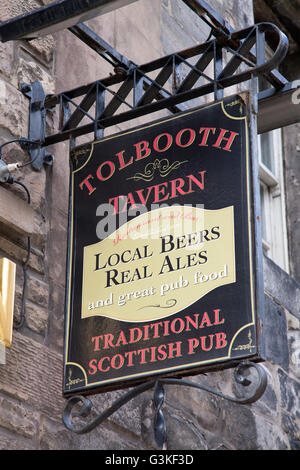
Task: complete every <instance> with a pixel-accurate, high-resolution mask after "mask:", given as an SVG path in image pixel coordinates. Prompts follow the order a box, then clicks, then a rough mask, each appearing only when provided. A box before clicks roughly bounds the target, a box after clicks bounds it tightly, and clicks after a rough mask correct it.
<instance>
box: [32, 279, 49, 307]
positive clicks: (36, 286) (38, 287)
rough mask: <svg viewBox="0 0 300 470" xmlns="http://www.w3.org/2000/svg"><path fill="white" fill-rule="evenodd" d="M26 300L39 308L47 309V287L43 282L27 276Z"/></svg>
mask: <svg viewBox="0 0 300 470" xmlns="http://www.w3.org/2000/svg"><path fill="white" fill-rule="evenodd" d="M27 298H28V299H29V300H31V301H32V302H33V303H35V304H37V305H40V306H41V307H47V306H48V302H49V286H48V284H46V283H45V282H44V281H41V280H40V279H37V278H36V277H33V276H28V281H27Z"/></svg>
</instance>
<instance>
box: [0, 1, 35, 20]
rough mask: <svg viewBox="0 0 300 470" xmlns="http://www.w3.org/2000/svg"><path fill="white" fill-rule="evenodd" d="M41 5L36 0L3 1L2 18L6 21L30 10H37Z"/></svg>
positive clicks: (0, 15)
mask: <svg viewBox="0 0 300 470" xmlns="http://www.w3.org/2000/svg"><path fill="white" fill-rule="evenodd" d="M40 6H41V5H40V4H39V2H38V1H36V0H18V1H17V2H10V1H3V2H1V5H0V20H1V21H6V20H9V19H11V18H14V17H15V16H19V15H22V14H23V13H26V12H28V11H32V10H35V9H36V8H39V7H40Z"/></svg>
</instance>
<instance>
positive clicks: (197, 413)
mask: <svg viewBox="0 0 300 470" xmlns="http://www.w3.org/2000/svg"><path fill="white" fill-rule="evenodd" d="M46 3H49V2H48V1H46V0H43V2H42V1H41V2H38V1H35V0H31V1H30V2H28V1H24V0H14V1H12V0H4V1H2V3H1V5H0V20H1V21H3V20H6V19H8V18H11V17H12V16H16V15H18V14H20V13H23V12H24V11H26V10H30V9H33V8H35V7H38V6H39V5H41V4H46ZM210 3H211V5H212V6H213V8H215V9H216V10H217V11H218V12H219V13H220V14H221V15H223V16H225V18H226V19H227V20H228V21H230V22H231V23H232V25H233V26H234V27H236V28H239V29H241V28H242V27H244V26H247V25H249V24H251V23H252V22H253V17H252V4H251V2H250V0H249V1H248V0H247V2H245V1H242V0H230V1H226V2H225V1H224V2H222V0H218V1H217V2H213V1H211V2H210ZM149 18H151V21H149ZM89 25H90V26H91V28H92V29H94V30H95V31H96V32H97V33H98V34H99V35H100V36H102V37H103V38H104V39H105V40H106V41H107V42H108V43H110V44H111V45H112V46H113V47H115V48H116V49H117V50H118V51H119V52H121V53H122V54H124V55H125V56H126V57H127V58H129V59H131V60H133V61H134V62H136V63H138V64H141V63H146V62H148V61H150V60H152V59H154V58H156V57H159V56H161V55H165V54H167V53H170V52H174V51H176V50H181V49H184V48H186V47H190V46H193V45H194V44H196V43H197V42H203V41H204V40H205V39H206V38H207V36H208V33H209V30H208V28H207V26H206V25H205V24H204V23H203V22H202V21H200V19H199V18H197V17H196V16H195V15H194V14H193V13H192V12H191V11H190V10H189V9H188V8H187V7H186V5H185V4H183V3H182V2H181V0H151V1H150V0H139V2H137V3H136V4H133V5H131V6H128V7H125V8H123V9H120V10H117V11H114V12H112V13H109V14H108V15H106V16H105V17H102V18H101V17H100V18H98V19H94V20H92V21H90V22H89ZM0 61H1V69H0V87H1V88H0V100H1V103H0V104H1V113H0V144H1V143H4V142H6V141H7V140H11V139H14V138H18V137H21V136H23V137H26V136H27V132H28V100H27V98H25V97H24V96H23V95H22V93H21V92H20V91H19V85H20V83H22V82H26V83H31V82H33V81H34V80H39V81H41V82H42V84H43V87H44V90H45V92H46V93H53V92H61V91H63V90H67V89H70V88H73V87H75V86H78V85H80V84H85V83H89V82H90V81H93V80H95V79H96V78H98V77H99V78H102V77H104V76H107V75H108V74H109V73H110V72H111V71H112V70H111V68H110V67H109V65H108V64H106V63H105V62H104V61H103V60H102V59H100V58H99V57H98V56H97V54H96V53H94V52H93V51H91V50H89V49H88V48H87V47H86V46H85V45H84V44H82V43H81V42H80V41H79V40H78V39H77V38H75V36H73V35H72V34H71V33H70V32H69V31H62V32H59V33H57V34H56V35H55V37H53V36H47V37H45V38H43V39H39V40H34V41H30V42H26V41H16V42H12V43H6V44H0ZM156 117H157V116H156ZM56 120H57V116H56V114H55V113H54V114H53V115H51V114H50V115H49V117H48V123H47V124H48V126H49V128H52V127H53V126H54V124H55V122H56ZM122 126H123V127H122ZM122 126H119V127H117V128H116V129H113V130H112V131H115V130H119V129H121V128H124V126H125V125H124V124H123V125H122ZM48 150H49V151H50V152H51V153H53V154H54V155H55V162H54V164H53V166H52V167H51V166H49V167H46V166H45V167H44V168H43V169H42V170H41V172H35V171H33V170H32V169H31V167H30V166H27V167H25V169H24V171H22V172H17V173H15V174H14V177H15V178H16V179H19V180H20V181H22V182H24V183H25V184H26V186H27V187H28V189H29V191H30V195H31V201H30V205H29V204H28V201H27V196H26V192H25V191H24V190H23V188H22V187H20V186H19V185H15V184H11V185H9V184H4V185H1V186H0V191H1V193H0V197H1V198H2V197H3V198H6V199H5V200H6V201H8V202H7V203H5V204H2V205H0V208H1V214H0V254H1V255H3V256H7V257H9V258H10V259H12V260H13V261H15V262H16V263H17V289H16V303H15V317H16V320H17V321H18V319H19V318H20V314H21V313H20V312H21V306H22V292H23V285H24V284H23V283H24V273H23V267H22V265H23V263H24V260H25V259H26V255H27V239H28V236H30V237H31V253H30V258H29V264H28V269H27V279H28V282H27V295H26V323H25V325H24V326H23V327H22V328H21V329H18V330H14V332H13V342H12V347H11V348H10V349H8V350H7V351H6V364H4V365H0V449H26V450H27V449H37V450H42V449H50V450H60V449H109V450H139V449H140V450H142V449H148V450H151V449H155V448H156V446H155V443H154V439H153V406H152V405H153V403H152V400H153V394H152V392H147V393H145V394H143V395H140V396H139V397H138V398H137V399H135V400H133V401H131V402H130V403H128V404H127V405H126V406H124V407H123V408H122V409H120V410H119V411H118V412H116V413H115V414H114V415H113V416H112V417H111V418H110V419H109V420H107V422H106V423H105V424H104V425H103V426H102V427H100V428H97V429H95V430H94V431H92V432H91V433H89V434H84V435H81V436H77V435H74V434H72V433H71V432H69V431H67V430H66V429H65V427H64V426H63V424H62V419H61V415H62V409H63V406H64V399H63V398H62V394H61V389H62V351H63V338H64V332H63V329H64V297H65V292H64V286H65V268H66V266H65V258H66V230H67V220H68V217H67V214H68V178H69V163H68V160H69V146H68V143H61V144H57V145H55V146H53V148H49V149H48ZM3 159H4V160H5V161H6V162H15V161H25V160H26V159H28V155H27V154H26V153H25V152H24V151H23V150H21V149H20V147H19V146H18V145H16V144H13V145H10V146H6V147H4V149H3ZM4 194H5V195H4ZM8 194H9V196H8ZM10 197H12V198H13V201H11V199H9V198H10ZM3 200H4V199H3ZM15 206H16V207H17V209H16V211H17V214H16V213H15V212H14V211H12V210H11V208H12V207H15ZM264 269H265V284H266V287H265V289H266V296H265V305H266V312H267V315H266V319H267V320H266V325H265V329H266V338H267V340H266V341H267V343H266V344H267V362H266V363H265V366H266V368H267V370H268V378H269V383H268V387H267V390H266V392H265V394H264V396H263V397H262V398H261V399H260V400H259V402H257V403H255V404H253V405H243V406H241V405H236V404H234V403H230V402H228V401H226V400H224V399H221V398H218V397H216V396H214V395H210V394H207V393H206V392H204V391H203V392H200V391H197V390H193V389H186V388H184V387H174V386H172V387H171V386H168V387H166V391H167V396H166V402H165V405H164V414H165V418H166V423H167V429H168V440H167V448H168V449H170V450H172V449H197V450H198V449H199V450H204V449H299V447H300V446H299V439H300V430H299V418H300V417H299V409H300V408H299V396H300V393H299V388H300V370H299V367H300V365H299V341H300V338H299V334H300V333H299V321H300V311H299V305H300V302H299V296H300V290H299V286H298V284H297V283H296V282H295V281H294V280H293V279H292V278H291V277H289V276H288V275H287V274H286V273H284V272H283V271H281V270H280V269H279V268H278V267H277V266H276V265H274V263H272V262H271V261H269V260H267V259H265V264H264ZM297 347H298V349H297ZM193 380H194V381H198V382H199V383H202V384H206V385H209V386H211V387H215V388H216V389H218V390H220V391H222V392H225V393H228V394H231V393H237V392H238V391H237V390H235V389H234V390H231V384H232V383H233V381H232V371H231V370H226V371H222V372H214V373H211V374H207V375H201V376H197V377H194V378H193ZM123 393H124V392H122V391H117V392H113V393H111V394H105V395H104V396H103V395H101V396H100V395H99V396H95V397H92V399H93V401H94V403H95V404H96V406H97V407H98V408H99V409H100V410H101V409H104V408H107V407H108V406H109V405H110V404H111V403H113V401H114V400H115V399H116V398H117V397H119V396H121V395H122V394H123Z"/></svg>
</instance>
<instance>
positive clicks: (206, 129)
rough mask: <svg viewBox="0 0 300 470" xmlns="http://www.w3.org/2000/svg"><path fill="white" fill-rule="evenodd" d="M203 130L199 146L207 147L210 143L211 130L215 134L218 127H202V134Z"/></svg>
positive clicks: (200, 132)
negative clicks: (208, 140)
mask: <svg viewBox="0 0 300 470" xmlns="http://www.w3.org/2000/svg"><path fill="white" fill-rule="evenodd" d="M203 131H204V132H203ZM202 132H203V138H202V140H201V142H200V144H199V146H202V147H207V145H208V144H207V139H208V136H209V134H210V132H212V133H213V134H214V133H215V132H216V128H215V127H200V131H199V134H202Z"/></svg>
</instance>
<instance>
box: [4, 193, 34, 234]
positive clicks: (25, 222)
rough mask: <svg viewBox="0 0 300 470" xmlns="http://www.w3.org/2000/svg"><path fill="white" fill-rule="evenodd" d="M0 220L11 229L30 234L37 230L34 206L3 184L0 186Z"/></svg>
mask: <svg viewBox="0 0 300 470" xmlns="http://www.w3.org/2000/svg"><path fill="white" fill-rule="evenodd" d="M0 221H1V222H3V223H4V224H6V225H8V226H10V227H11V229H13V230H16V231H17V232H21V233H25V234H28V235H31V234H32V233H35V231H36V230H37V220H36V216H35V213H34V210H33V209H32V207H30V205H29V204H27V203H26V202H25V201H23V200H22V199H20V198H19V197H17V196H15V195H14V194H13V193H12V192H11V191H9V190H7V189H5V188H4V187H3V186H0Z"/></svg>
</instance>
